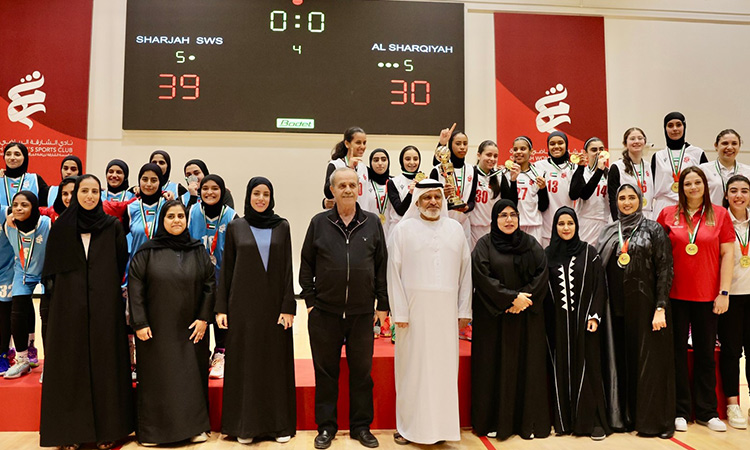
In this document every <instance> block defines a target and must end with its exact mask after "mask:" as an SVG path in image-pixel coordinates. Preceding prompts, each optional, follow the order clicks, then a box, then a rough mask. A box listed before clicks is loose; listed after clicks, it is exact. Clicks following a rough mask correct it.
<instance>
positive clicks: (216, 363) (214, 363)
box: [208, 353, 224, 378]
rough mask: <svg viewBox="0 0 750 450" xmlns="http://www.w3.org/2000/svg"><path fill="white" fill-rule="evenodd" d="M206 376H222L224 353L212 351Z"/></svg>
mask: <svg viewBox="0 0 750 450" xmlns="http://www.w3.org/2000/svg"><path fill="white" fill-rule="evenodd" d="M208 378H224V353H214V357H213V358H211V371H210V372H209V373H208Z"/></svg>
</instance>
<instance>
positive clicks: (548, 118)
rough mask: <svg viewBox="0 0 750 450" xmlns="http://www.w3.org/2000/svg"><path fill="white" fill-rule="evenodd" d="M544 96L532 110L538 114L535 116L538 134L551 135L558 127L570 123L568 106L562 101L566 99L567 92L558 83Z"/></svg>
mask: <svg viewBox="0 0 750 450" xmlns="http://www.w3.org/2000/svg"><path fill="white" fill-rule="evenodd" d="M544 94H545V96H544V97H542V98H540V99H539V100H537V101H536V103H535V104H534V108H536V110H537V111H538V112H539V114H538V115H537V116H536V129H537V130H539V132H540V133H551V132H553V131H555V130H556V129H557V127H559V126H560V125H562V124H564V123H570V116H569V115H568V114H569V113H570V105H569V104H567V103H565V102H564V101H563V100H565V99H566V98H568V90H567V89H565V87H564V86H563V85H562V84H560V83H558V84H557V85H556V86H554V87H551V88H550V89H549V90H548V91H545V93H544ZM553 103H554V105H552V104H553Z"/></svg>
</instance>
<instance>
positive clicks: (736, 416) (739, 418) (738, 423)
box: [727, 405, 747, 430]
mask: <svg viewBox="0 0 750 450" xmlns="http://www.w3.org/2000/svg"><path fill="white" fill-rule="evenodd" d="M727 418H728V419H729V425H731V426H732V427H733V428H739V429H740V430H744V429H745V428H747V419H746V418H745V415H744V414H742V410H741V409H740V405H727Z"/></svg>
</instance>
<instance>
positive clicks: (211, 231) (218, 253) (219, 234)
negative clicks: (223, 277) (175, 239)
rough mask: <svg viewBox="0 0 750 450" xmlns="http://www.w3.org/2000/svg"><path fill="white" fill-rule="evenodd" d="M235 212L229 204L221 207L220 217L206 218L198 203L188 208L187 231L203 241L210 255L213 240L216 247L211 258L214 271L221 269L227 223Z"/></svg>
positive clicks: (233, 216) (217, 271)
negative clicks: (214, 267)
mask: <svg viewBox="0 0 750 450" xmlns="http://www.w3.org/2000/svg"><path fill="white" fill-rule="evenodd" d="M236 215H237V213H235V212H234V210H233V209H232V208H230V207H229V206H225V207H224V208H223V211H222V214H221V217H214V218H213V219H207V218H206V216H205V214H204V211H203V208H201V204H200V203H196V204H195V205H193V206H192V207H191V208H190V219H189V220H188V231H189V232H190V236H191V237H192V238H193V239H198V240H199V241H201V242H202V243H203V246H204V247H205V248H206V251H207V252H208V254H209V255H211V247H213V244H214V240H215V241H216V247H215V248H214V251H213V256H214V257H213V258H211V261H214V259H215V261H216V262H215V263H214V265H215V266H216V273H217V274H218V273H219V270H220V269H221V261H222V255H223V254H224V242H225V240H226V234H227V225H228V224H229V222H231V221H232V220H234V218H235V216H236Z"/></svg>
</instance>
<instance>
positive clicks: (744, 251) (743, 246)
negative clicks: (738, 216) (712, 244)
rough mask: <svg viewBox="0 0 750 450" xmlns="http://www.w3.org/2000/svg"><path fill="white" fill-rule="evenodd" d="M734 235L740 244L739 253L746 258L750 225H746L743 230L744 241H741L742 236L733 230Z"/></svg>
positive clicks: (749, 244) (749, 239)
mask: <svg viewBox="0 0 750 450" xmlns="http://www.w3.org/2000/svg"><path fill="white" fill-rule="evenodd" d="M734 234H735V235H736V236H737V240H738V241H739V242H740V251H741V252H742V256H747V253H748V249H750V242H749V241H750V224H748V225H747V227H746V228H745V233H743V234H744V235H745V240H744V241H743V240H742V236H740V234H739V233H738V232H737V229H736V228H735V229H734Z"/></svg>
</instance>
